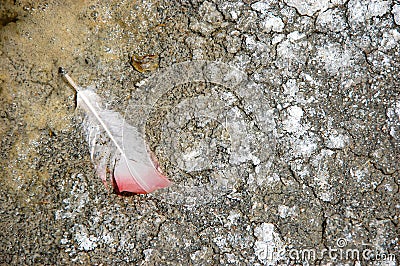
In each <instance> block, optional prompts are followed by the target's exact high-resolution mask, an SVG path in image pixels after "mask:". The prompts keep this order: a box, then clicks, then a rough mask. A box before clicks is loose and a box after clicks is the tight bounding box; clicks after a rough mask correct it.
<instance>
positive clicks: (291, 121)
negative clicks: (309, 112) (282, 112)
mask: <svg viewBox="0 0 400 266" xmlns="http://www.w3.org/2000/svg"><path fill="white" fill-rule="evenodd" d="M287 113H288V117H287V119H285V120H284V121H283V122H282V125H283V129H284V130H286V131H287V132H289V133H295V132H299V131H303V130H304V129H303V126H302V124H301V123H300V120H301V118H302V117H303V114H304V112H303V109H301V108H300V107H299V106H296V105H295V106H290V107H289V108H288V109H287Z"/></svg>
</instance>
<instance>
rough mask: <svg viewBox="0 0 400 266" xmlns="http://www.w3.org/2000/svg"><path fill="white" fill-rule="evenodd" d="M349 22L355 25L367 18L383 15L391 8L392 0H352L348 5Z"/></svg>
mask: <svg viewBox="0 0 400 266" xmlns="http://www.w3.org/2000/svg"><path fill="white" fill-rule="evenodd" d="M347 10H348V11H349V15H348V19H349V23H350V24H351V25H352V26H354V25H356V24H363V23H364V21H365V20H366V19H370V18H372V17H381V16H383V15H385V14H386V13H387V12H389V10H390V1H382V0H367V1H365V0H350V1H349V3H348V6H347Z"/></svg>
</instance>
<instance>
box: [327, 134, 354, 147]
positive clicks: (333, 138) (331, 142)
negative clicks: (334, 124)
mask: <svg viewBox="0 0 400 266" xmlns="http://www.w3.org/2000/svg"><path fill="white" fill-rule="evenodd" d="M348 142H349V137H348V136H346V135H344V134H340V133H338V132H337V131H336V130H333V132H331V134H330V135H329V137H328V140H327V141H326V144H325V145H326V147H327V148H329V149H343V148H344V147H345V146H346V145H347V144H348Z"/></svg>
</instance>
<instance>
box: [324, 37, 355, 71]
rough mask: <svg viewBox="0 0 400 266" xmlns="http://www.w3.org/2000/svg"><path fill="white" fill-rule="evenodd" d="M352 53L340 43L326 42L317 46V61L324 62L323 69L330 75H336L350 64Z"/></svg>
mask: <svg viewBox="0 0 400 266" xmlns="http://www.w3.org/2000/svg"><path fill="white" fill-rule="evenodd" d="M352 58H353V56H352V54H351V52H350V50H349V49H343V48H342V46H341V45H340V44H328V45H325V46H322V47H318V48H317V58H316V59H317V61H319V62H322V63H323V64H324V68H325V70H326V71H327V72H328V73H329V74H331V75H337V74H338V73H339V72H340V71H343V70H346V69H347V68H349V67H350V66H351V64H352Z"/></svg>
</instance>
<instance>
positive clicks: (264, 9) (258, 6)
mask: <svg viewBox="0 0 400 266" xmlns="http://www.w3.org/2000/svg"><path fill="white" fill-rule="evenodd" d="M251 8H252V9H253V10H255V11H258V12H260V13H261V14H267V13H268V9H270V1H259V2H255V3H254V4H252V5H251Z"/></svg>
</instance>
